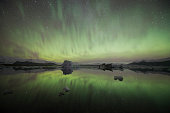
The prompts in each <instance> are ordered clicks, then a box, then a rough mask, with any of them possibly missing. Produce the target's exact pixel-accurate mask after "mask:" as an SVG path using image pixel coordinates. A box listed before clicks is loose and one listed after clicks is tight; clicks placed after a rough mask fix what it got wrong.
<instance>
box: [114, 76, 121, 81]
mask: <svg viewBox="0 0 170 113" xmlns="http://www.w3.org/2000/svg"><path fill="white" fill-rule="evenodd" d="M114 80H119V81H123V77H122V76H114Z"/></svg>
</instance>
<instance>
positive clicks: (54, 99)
mask: <svg viewBox="0 0 170 113" xmlns="http://www.w3.org/2000/svg"><path fill="white" fill-rule="evenodd" d="M114 76H122V77H123V81H119V80H114ZM64 87H68V88H69V89H70V91H69V92H63V88H64ZM0 91H1V94H0V112H1V113H6V112H9V113H13V112H17V113H25V112H26V113H53V112H54V113H63V112H66V113H70V112H73V113H98V112H102V113H126V112H128V113H134V112H136V113H140V112H141V113H150V112H160V113H168V112H169V110H170V76H169V75H165V74H151V73H149V74H144V73H136V72H133V71H130V70H124V71H118V70H115V71H113V72H111V71H102V70H97V69H80V70H74V71H73V72H72V74H69V75H63V72H62V71H61V70H53V71H44V72H36V73H35V72H20V73H8V74H5V73H1V74H0ZM60 92H63V93H64V95H62V96H59V93H60ZM6 93H7V94H6Z"/></svg>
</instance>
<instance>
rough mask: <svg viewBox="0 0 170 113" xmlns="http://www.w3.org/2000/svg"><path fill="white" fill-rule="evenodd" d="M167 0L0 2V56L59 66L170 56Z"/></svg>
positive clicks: (169, 16) (169, 26) (169, 23)
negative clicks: (60, 64)
mask: <svg viewBox="0 0 170 113" xmlns="http://www.w3.org/2000/svg"><path fill="white" fill-rule="evenodd" d="M168 4H170V3H169V1H168V0H1V1H0V56H11V57H19V58H28V59H30V58H31V59H42V60H49V61H55V62H63V60H65V59H68V60H72V61H75V62H100V61H111V62H129V61H135V60H142V59H156V58H166V57H170V44H169V42H170V6H169V5H168Z"/></svg>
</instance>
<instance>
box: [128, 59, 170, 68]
mask: <svg viewBox="0 0 170 113" xmlns="http://www.w3.org/2000/svg"><path fill="white" fill-rule="evenodd" d="M129 65H145V66H170V58H164V59H156V60H148V61H145V60H143V61H139V62H132V63H130V64H129Z"/></svg>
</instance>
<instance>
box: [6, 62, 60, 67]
mask: <svg viewBox="0 0 170 113" xmlns="http://www.w3.org/2000/svg"><path fill="white" fill-rule="evenodd" d="M3 65H5V66H55V65H57V64H55V63H35V62H29V61H25V62H19V61H16V62H15V63H13V64H3Z"/></svg>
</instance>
